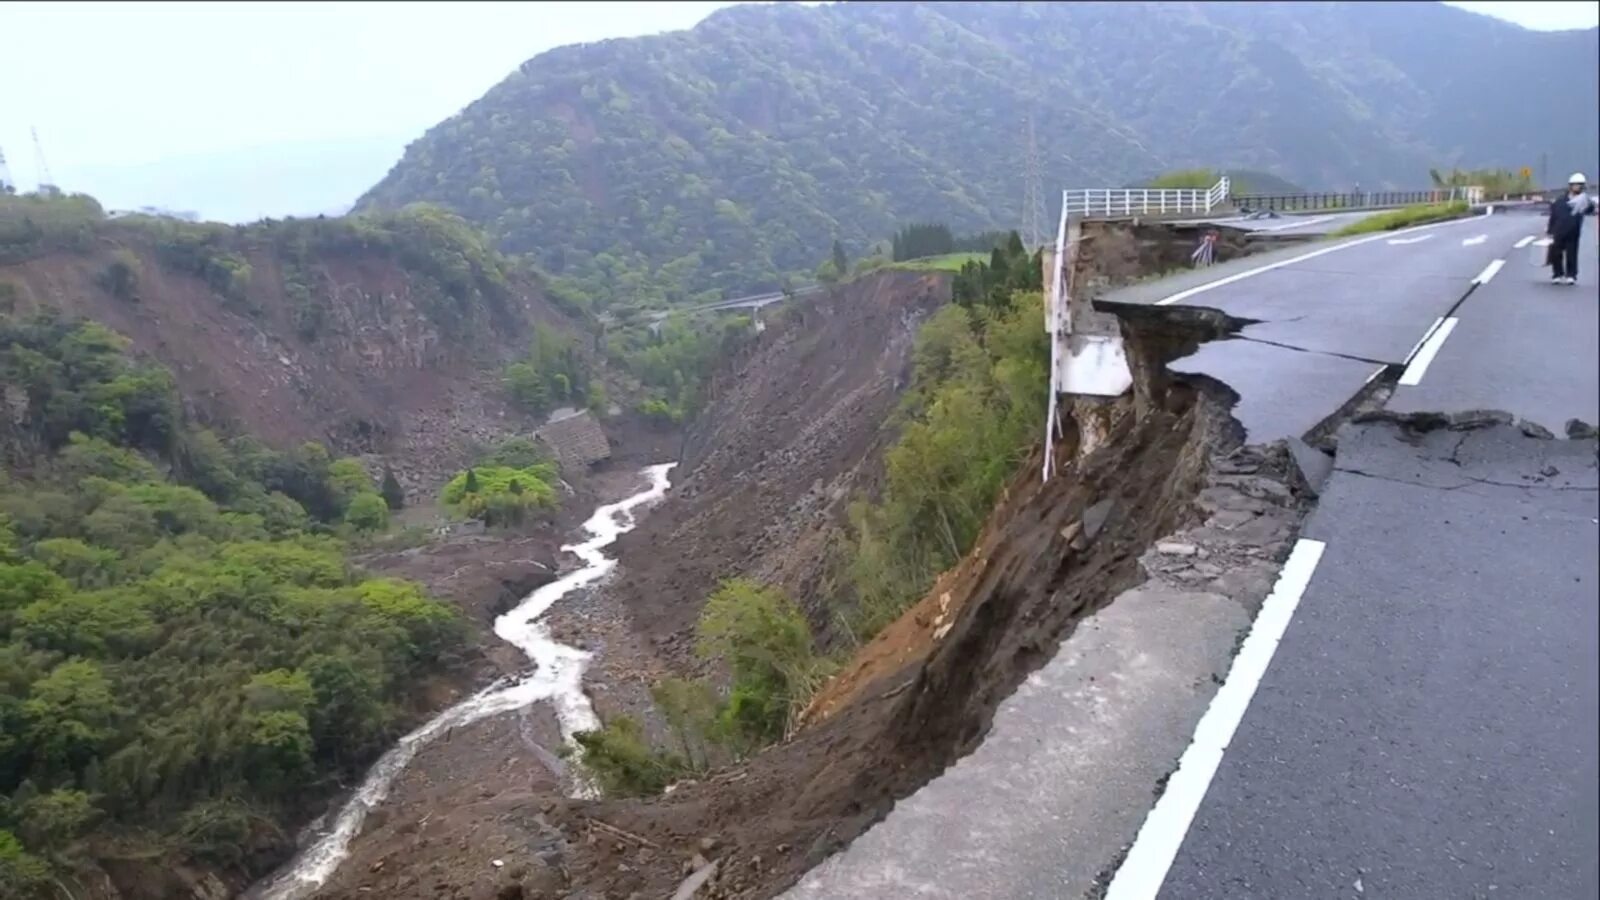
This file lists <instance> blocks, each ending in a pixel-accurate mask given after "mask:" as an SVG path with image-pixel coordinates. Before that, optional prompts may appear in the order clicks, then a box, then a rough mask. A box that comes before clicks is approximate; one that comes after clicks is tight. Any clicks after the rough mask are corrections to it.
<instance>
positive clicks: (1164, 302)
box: [1155, 206, 1494, 306]
mask: <svg viewBox="0 0 1600 900" xmlns="http://www.w3.org/2000/svg"><path fill="white" fill-rule="evenodd" d="M1491 215H1494V207H1492V206H1491V207H1489V208H1488V210H1487V211H1486V212H1485V213H1484V214H1483V215H1482V216H1473V217H1472V218H1470V219H1452V220H1450V221H1448V222H1433V223H1430V224H1427V225H1414V226H1412V227H1411V228H1402V229H1400V230H1399V231H1389V232H1382V233H1379V234H1374V235H1368V236H1367V237H1363V238H1356V239H1355V240H1351V241H1344V242H1342V243H1338V244H1334V245H1333V246H1331V247H1323V248H1322V249H1320V250H1313V251H1311V252H1310V253H1302V254H1300V255H1299V256H1292V257H1290V258H1288V259H1280V260H1278V261H1277V262H1275V263H1268V264H1267V265H1264V266H1257V267H1256V268H1254V269H1246V270H1245V271H1243V272H1235V273H1234V274H1232V275H1229V276H1227V277H1226V278H1218V279H1217V280H1216V281H1208V282H1206V283H1205V284H1200V285H1195V286H1194V287H1192V288H1189V289H1187V290H1182V291H1179V292H1177V293H1176V294H1173V295H1172V296H1170V297H1166V298H1163V299H1161V300H1157V301H1156V302H1155V305H1156V306H1171V305H1172V304H1174V303H1178V302H1181V301H1183V300H1187V299H1189V298H1190V297H1193V296H1194V295H1195V294H1200V293H1204V292H1206V291H1209V290H1211V289H1212V288H1219V287H1222V286H1224V285H1229V284H1233V283H1234V282H1236V281H1243V280H1245V279H1246V278H1252V277H1254V276H1256V275H1260V274H1261V273H1262V272H1271V271H1273V270H1274V269H1281V268H1283V267H1284V266H1292V265H1294V264H1295V263H1297V262H1305V261H1306V260H1308V259H1316V258H1317V257H1319V256H1326V255H1327V254H1329V253H1336V252H1338V251H1340V250H1345V249H1348V248H1350V247H1359V246H1361V245H1362V244H1370V243H1372V242H1373V241H1383V240H1389V239H1392V238H1394V237H1397V236H1399V235H1403V234H1413V233H1416V232H1419V231H1426V230H1428V229H1432V228H1443V227H1446V226H1450V225H1460V224H1461V223H1463V222H1476V221H1478V220H1479V219H1482V218H1485V217H1487V216H1491Z"/></svg>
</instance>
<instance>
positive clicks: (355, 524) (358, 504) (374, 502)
mask: <svg viewBox="0 0 1600 900" xmlns="http://www.w3.org/2000/svg"><path fill="white" fill-rule="evenodd" d="M344 520H345V522H346V523H348V524H349V525H350V527H352V528H354V529H356V530H357V531H365V532H373V531H382V530H383V529H385V528H388V527H389V504H388V503H385V502H384V499H383V498H382V497H380V496H378V495H377V494H374V493H372V492H371V491H364V492H362V493H359V494H357V495H356V496H355V498H354V499H352V500H351V501H350V508H349V509H347V510H346V511H345V514H344Z"/></svg>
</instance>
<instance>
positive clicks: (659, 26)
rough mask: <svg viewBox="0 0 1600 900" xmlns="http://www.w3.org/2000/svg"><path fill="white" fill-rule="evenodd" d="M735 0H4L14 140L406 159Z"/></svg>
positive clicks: (138, 156) (140, 155) (1554, 17)
mask: <svg viewBox="0 0 1600 900" xmlns="http://www.w3.org/2000/svg"><path fill="white" fill-rule="evenodd" d="M728 5H731V4H729V3H716V2H671V3H669V2H633V3H624V2H616V3H592V2H582V3H551V2H544V3H459V2H450V3H433V2H405V3H340V2H317V3H288V2H282V3H279V2H274V3H242V2H228V3H205V2H191V3H140V2H119V3H67V2H47V3H32V2H3V3H0V35H4V41H5V52H4V53H3V54H0V150H4V151H5V153H6V158H7V160H8V161H9V162H10V166H11V170H12V176H13V178H14V179H15V180H16V181H17V182H18V183H19V184H21V185H22V186H24V187H30V186H32V184H33V182H34V179H35V172H36V171H37V170H36V165H35V156H34V152H33V146H32V139H31V137H30V136H29V133H28V129H29V126H38V129H39V135H40V138H41V140H42V141H43V145H44V150H45V156H46V158H47V159H48V161H49V165H50V168H51V170H52V171H53V174H54V175H55V178H56V181H57V182H59V183H61V184H63V185H64V186H66V187H68V188H69V189H70V188H72V187H73V186H74V185H75V184H78V183H93V182H94V181H95V177H94V176H95V173H97V172H101V171H103V170H105V169H106V168H107V167H130V166H137V165H138V164H141V163H149V162H153V161H157V160H173V159H175V158H181V157H185V156H200V155H207V154H215V153H217V152H219V151H234V150H241V149H245V148H251V147H263V146H265V145H276V144H283V143H297V142H313V141H315V142H328V141H348V142H365V143H364V144H363V146H369V145H371V144H373V143H374V142H376V143H377V144H379V145H382V146H394V147H395V148H396V149H395V151H394V154H395V156H396V157H397V156H398V148H399V147H402V146H403V145H404V144H405V143H406V142H407V141H409V140H411V139H413V138H415V137H416V136H418V135H420V134H421V133H422V131H423V130H425V129H426V128H427V127H428V126H430V125H433V124H434V123H436V122H438V121H439V120H441V119H443V118H446V117H448V116H450V115H451V114H453V113H455V112H456V111H457V110H459V109H460V108H461V107H462V106H465V105H466V104H467V103H469V102H471V101H472V100H473V99H475V98H476V97H478V96H479V95H481V94H482V93H483V92H484V91H485V90H487V89H488V88H489V87H491V86H492V85H494V84H495V83H496V82H498V81H499V80H500V79H502V78H504V77H505V76H506V75H507V74H508V73H509V72H510V71H511V70H512V69H514V68H515V67H516V66H517V65H518V64H520V63H521V62H523V61H524V60H526V59H528V58H529V57H531V56H534V55H536V54H538V53H540V52H541V51H544V50H548V49H550V48H552V47H556V46H561V45H563V44H571V43H578V42H586V41H595V40H601V39H604V38H610V37H627V36H634V35H641V34H651V33H656V32H660V31H668V30H674V29H680V28H688V27H691V26H693V25H694V24H695V23H697V22H698V21H700V20H701V19H702V18H704V17H705V16H706V14H708V13H709V12H711V11H712V10H714V9H716V8H718V7H721V6H728ZM1453 5H1456V6H1461V7H1466V8H1470V9H1473V10H1474V11H1478V12H1484V13H1488V14H1491V15H1496V16H1500V17H1502V18H1506V19H1509V20H1512V21H1515V22H1518V23H1519V24H1523V25H1526V26H1528V27H1532V28H1582V27H1589V26H1593V25H1595V24H1596V11H1597V8H1600V6H1597V4H1596V3H1594V2H1574V3H1540V2H1484V3H1456V4H1453ZM361 152H362V153H370V151H368V150H362V151H361ZM74 173H77V174H78V175H79V176H80V177H79V178H74ZM377 174H379V175H381V174H382V173H381V171H379V172H378V173H377ZM352 177H356V176H352ZM359 177H361V178H366V177H367V176H366V175H365V174H362V175H360V176H359ZM124 202H126V201H124Z"/></svg>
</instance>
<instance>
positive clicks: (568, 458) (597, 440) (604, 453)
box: [533, 409, 611, 474]
mask: <svg viewBox="0 0 1600 900" xmlns="http://www.w3.org/2000/svg"><path fill="white" fill-rule="evenodd" d="M533 436H534V437H535V438H538V439H539V441H541V442H542V443H543V444H544V445H545V446H546V447H549V448H550V452H551V453H552V454H554V455H555V458H556V462H558V463H560V465H561V471H563V472H566V473H569V474H570V473H576V472H582V471H584V470H586V469H588V467H589V466H592V465H594V464H595V463H597V462H599V461H601V460H603V459H607V458H609V457H610V456H611V443H610V442H609V441H607V440H606V433H605V430H604V429H602V428H601V427H600V423H599V422H597V421H595V418H594V416H592V415H590V414H589V411H588V410H586V409H585V410H580V411H578V412H575V413H571V414H570V415H566V416H562V417H560V418H552V419H551V420H550V422H549V423H547V424H546V425H544V426H543V427H542V428H540V429H539V430H538V431H535V432H534V433H533Z"/></svg>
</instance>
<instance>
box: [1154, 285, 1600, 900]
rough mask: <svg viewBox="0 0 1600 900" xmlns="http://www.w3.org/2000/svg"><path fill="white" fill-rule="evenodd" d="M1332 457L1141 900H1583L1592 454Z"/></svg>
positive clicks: (1501, 431) (1595, 622) (1598, 780)
mask: <svg viewBox="0 0 1600 900" xmlns="http://www.w3.org/2000/svg"><path fill="white" fill-rule="evenodd" d="M1592 299H1594V298H1591V300H1592ZM1591 363H1592V361H1591ZM1507 418H1509V417H1507ZM1338 444H1339V450H1338V457H1337V463H1336V465H1335V467H1334V471H1333V474H1332V477H1331V478H1330V480H1329V481H1328V483H1327V485H1326V486H1325V488H1324V490H1323V493H1322V497H1321V501H1320V503H1319V505H1318V507H1317V509H1316V511H1315V512H1314V513H1313V514H1312V516H1311V518H1310V520H1309V521H1308V523H1307V526H1306V529H1305V532H1304V535H1303V536H1304V537H1307V538H1311V539H1314V540H1321V541H1324V542H1325V543H1326V550H1325V552H1324V554H1323V556H1322V559H1321V562H1320V564H1319V565H1318V567H1317V569H1316V573H1315V575H1314V577H1313V578H1312V580H1311V582H1310V585H1309V587H1308V588H1307V589H1306V592H1305V595H1304V597H1303V599H1302V601H1301V604H1300V607H1299V611H1298V613H1297V615H1296V616H1295V618H1294V619H1293V621H1292V622H1291V624H1290V625H1289V627H1288V630H1287V631H1286V633H1285V634H1284V637H1283V639H1282V642H1281V643H1280V644H1279V647H1278V651H1277V654H1276V655H1275V656H1274V657H1273V661H1272V663H1271V666H1270V668H1269V669H1268V670H1267V673H1266V676H1265V677H1264V678H1263V679H1262V681H1261V684H1260V686H1259V688H1258V689H1257V691H1256V694H1255V697H1254V700H1253V701H1252V702H1251V704H1250V706H1249V709H1248V711H1247V712H1246V713H1245V716H1244V718H1243V720H1242V721H1241V723H1240V725H1239V729H1238V731H1237V733H1236V734H1235V735H1234V738H1233V740H1232V742H1231V743H1230V744H1229V746H1228V748H1227V751H1226V753H1225V755H1224V757H1223V760H1222V763H1221V765H1220V766H1219V768H1218V769H1217V772H1216V775H1215V778H1214V779H1213V781H1212V782H1211V786H1210V790H1209V791H1208V792H1207V793H1206V795H1205V799H1204V802H1203V803H1202V804H1201V807H1200V810H1199V813H1198V814H1197V815H1196V816H1195V818H1194V821H1193V823H1192V825H1191V826H1190V828H1189V831H1188V835H1187V837H1186V839H1185V840H1184V842H1183V845H1182V848H1181V850H1180V851H1179V852H1178V854H1177V857H1176V859H1175V860H1174V862H1173V864H1172V868H1171V869H1170V870H1169V872H1168V874H1167V879H1166V883H1165V886H1164V887H1163V889H1162V890H1161V893H1160V895H1159V896H1161V897H1164V898H1167V897H1170V898H1213V897H1216V898H1221V897H1227V898H1274V900H1276V898H1285V897H1363V896H1367V897H1382V898H1440V900H1454V898H1487V897H1516V898H1523V897H1527V898H1533V897H1538V898H1574V900H1576V898H1587V897H1594V896H1595V895H1596V892H1597V890H1600V872H1597V856H1596V852H1595V848H1596V846H1597V844H1600V812H1597V810H1600V806H1597V800H1596V797H1597V794H1600V769H1597V767H1596V766H1597V760H1600V745H1597V737H1596V735H1597V733H1600V721H1597V718H1596V710H1597V708H1600V687H1597V672H1600V657H1597V650H1596V646H1597V644H1596V634H1597V632H1600V617H1597V615H1596V608H1597V607H1596V596H1597V593H1600V555H1597V553H1600V552H1597V530H1600V529H1597V526H1596V522H1595V519H1596V518H1597V515H1600V507H1597V502H1596V498H1597V490H1600V478H1597V472H1596V446H1595V441H1594V440H1593V439H1587V440H1579V441H1568V440H1557V439H1551V438H1539V437H1529V436H1528V435H1527V434H1525V433H1524V429H1523V428H1521V427H1519V426H1517V425H1514V424H1506V423H1494V422H1492V420H1491V421H1489V422H1488V423H1487V424H1483V425H1481V427H1477V428H1473V429H1471V430H1467V431H1462V432H1456V431H1451V430H1448V429H1438V430H1435V431H1432V432H1429V433H1427V434H1423V435H1416V434H1413V433H1410V432H1409V431H1408V430H1407V429H1406V428H1404V427H1402V426H1400V425H1397V424H1395V423H1393V422H1387V421H1370V422H1363V423H1360V424H1353V425H1348V426H1346V427H1345V428H1344V429H1342V430H1341V431H1340V433H1339V435H1338Z"/></svg>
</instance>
